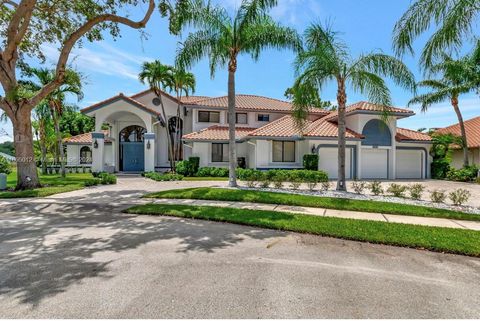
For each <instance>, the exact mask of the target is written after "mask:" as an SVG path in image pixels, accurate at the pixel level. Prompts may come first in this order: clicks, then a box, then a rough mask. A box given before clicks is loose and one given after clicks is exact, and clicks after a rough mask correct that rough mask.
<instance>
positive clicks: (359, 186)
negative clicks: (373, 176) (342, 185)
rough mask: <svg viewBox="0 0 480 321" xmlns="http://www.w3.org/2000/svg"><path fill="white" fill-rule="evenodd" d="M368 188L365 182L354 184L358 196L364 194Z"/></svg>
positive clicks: (355, 182)
mask: <svg viewBox="0 0 480 321" xmlns="http://www.w3.org/2000/svg"><path fill="white" fill-rule="evenodd" d="M366 187H367V182H363V181H353V182H352V188H353V191H354V192H355V193H357V194H362V193H363V191H364V190H365V188H366Z"/></svg>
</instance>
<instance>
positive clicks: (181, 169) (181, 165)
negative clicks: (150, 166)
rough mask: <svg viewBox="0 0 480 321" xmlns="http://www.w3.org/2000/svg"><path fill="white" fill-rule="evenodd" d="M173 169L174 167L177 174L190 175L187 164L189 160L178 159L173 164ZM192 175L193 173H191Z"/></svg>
mask: <svg viewBox="0 0 480 321" xmlns="http://www.w3.org/2000/svg"><path fill="white" fill-rule="evenodd" d="M175 169H176V172H177V174H180V175H183V176H191V175H190V171H189V170H190V164H189V161H188V160H182V161H179V162H177V164H175ZM192 175H193V173H192Z"/></svg>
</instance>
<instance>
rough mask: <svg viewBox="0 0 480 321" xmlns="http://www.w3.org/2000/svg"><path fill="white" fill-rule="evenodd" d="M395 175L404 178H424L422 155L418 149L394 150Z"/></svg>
mask: <svg viewBox="0 0 480 321" xmlns="http://www.w3.org/2000/svg"><path fill="white" fill-rule="evenodd" d="M396 154H397V155H396V158H397V159H396V163H397V164H396V177H397V178H400V179H402V178H405V179H412V178H413V179H422V178H424V170H423V168H424V165H423V163H424V159H423V158H424V156H423V152H422V151H420V150H401V149H399V150H397V151H396Z"/></svg>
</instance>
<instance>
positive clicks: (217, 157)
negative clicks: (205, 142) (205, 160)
mask: <svg viewBox="0 0 480 321" xmlns="http://www.w3.org/2000/svg"><path fill="white" fill-rule="evenodd" d="M212 162H218V163H224V162H228V144H218V143H213V144H212Z"/></svg>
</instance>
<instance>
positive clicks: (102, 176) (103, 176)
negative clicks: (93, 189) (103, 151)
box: [98, 173, 117, 185]
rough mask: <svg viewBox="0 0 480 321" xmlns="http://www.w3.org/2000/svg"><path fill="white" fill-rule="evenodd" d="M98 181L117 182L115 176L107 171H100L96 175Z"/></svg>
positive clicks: (107, 183)
mask: <svg viewBox="0 0 480 321" xmlns="http://www.w3.org/2000/svg"><path fill="white" fill-rule="evenodd" d="M98 178H99V179H100V182H101V183H102V184H104V185H110V184H117V176H115V175H113V174H109V173H100V175H98Z"/></svg>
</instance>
